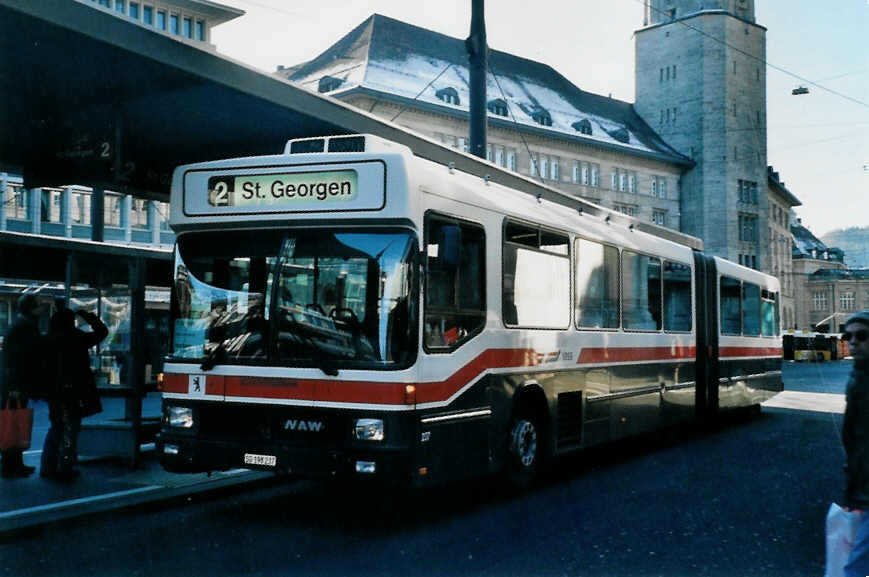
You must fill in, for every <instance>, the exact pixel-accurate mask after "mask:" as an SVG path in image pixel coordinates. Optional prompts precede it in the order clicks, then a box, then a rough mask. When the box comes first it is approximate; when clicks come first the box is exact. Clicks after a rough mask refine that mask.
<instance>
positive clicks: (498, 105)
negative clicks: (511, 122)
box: [486, 98, 510, 116]
mask: <svg viewBox="0 0 869 577" xmlns="http://www.w3.org/2000/svg"><path fill="white" fill-rule="evenodd" d="M486 108H488V109H489V112H491V113H492V114H494V115H496V116H507V115H508V114H509V112H510V110H509V109H508V108H507V103H506V102H505V101H503V100H502V99H500V98H496V99H495V100H490V101H489V103H488V104H487V105H486Z"/></svg>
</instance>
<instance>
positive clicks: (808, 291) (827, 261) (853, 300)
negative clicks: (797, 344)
mask: <svg viewBox="0 0 869 577" xmlns="http://www.w3.org/2000/svg"><path fill="white" fill-rule="evenodd" d="M791 232H792V234H793V261H792V262H793V286H794V303H795V312H796V315H795V318H794V322H793V325H791V324H784V323H783V324H782V326H783V327H785V328H796V329H802V330H815V329H816V327H818V325H821V326H820V327H818V328H819V329H820V330H821V332H824V331H825V330H827V331H831V332H837V331H838V330H840V325H841V324H842V323H843V322H844V317H845V316H847V314H848V313H849V312H853V311H854V310H857V308H855V307H859V306H869V292H867V291H866V290H864V291H863V294H862V297H863V298H862V299H860V295H858V292H859V291H858V289H857V285H859V284H860V278H859V277H860V276H863V275H862V273H861V274H859V275H858V274H855V273H856V272H857V271H849V270H848V267H847V266H846V265H845V254H844V253H843V252H842V251H841V250H840V249H838V248H832V247H828V246H827V245H825V244H824V243H823V242H821V241H820V240H819V239H818V238H817V237H816V236H815V235H814V234H812V232H811V231H810V230H809V229H808V228H806V227H804V226H803V223H802V221H801V220H800V219H797V222H796V223H795V224H794V225H793V226H791ZM841 281H844V282H841ZM852 281H853V282H852ZM866 287H867V288H869V279H867V280H866ZM843 296H844V297H845V298H844V299H843V298H842V297H843ZM843 305H844V306H843Z"/></svg>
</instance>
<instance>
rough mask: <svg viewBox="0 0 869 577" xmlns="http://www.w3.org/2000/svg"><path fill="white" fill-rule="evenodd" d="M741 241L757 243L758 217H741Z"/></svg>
mask: <svg viewBox="0 0 869 577" xmlns="http://www.w3.org/2000/svg"><path fill="white" fill-rule="evenodd" d="M739 240H740V241H743V242H757V216H756V215H753V214H740V215H739Z"/></svg>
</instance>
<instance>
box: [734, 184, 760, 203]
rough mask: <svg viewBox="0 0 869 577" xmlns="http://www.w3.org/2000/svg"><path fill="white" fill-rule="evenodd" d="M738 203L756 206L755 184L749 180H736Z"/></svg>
mask: <svg viewBox="0 0 869 577" xmlns="http://www.w3.org/2000/svg"><path fill="white" fill-rule="evenodd" d="M737 187H738V188H739V202H741V203H743V204H753V205H756V204H757V183H756V182H752V181H749V180H741V179H740V180H738V181H737Z"/></svg>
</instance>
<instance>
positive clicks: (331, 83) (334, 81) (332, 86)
mask: <svg viewBox="0 0 869 577" xmlns="http://www.w3.org/2000/svg"><path fill="white" fill-rule="evenodd" d="M342 84H344V81H343V80H341V79H340V78H335V77H334V76H324V77H323V78H321V79H320V84H318V85H317V92H320V93H323V92H332V91H333V90H336V89H338V87H339V86H341V85H342Z"/></svg>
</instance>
